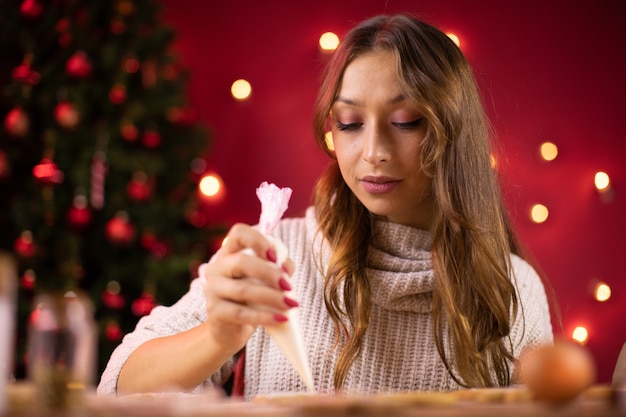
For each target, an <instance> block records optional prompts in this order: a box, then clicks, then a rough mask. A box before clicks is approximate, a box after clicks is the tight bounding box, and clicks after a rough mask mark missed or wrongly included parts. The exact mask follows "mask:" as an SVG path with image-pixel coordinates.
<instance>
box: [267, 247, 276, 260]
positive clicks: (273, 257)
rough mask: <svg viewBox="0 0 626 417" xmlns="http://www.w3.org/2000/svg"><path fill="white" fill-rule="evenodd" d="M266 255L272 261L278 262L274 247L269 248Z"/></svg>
mask: <svg viewBox="0 0 626 417" xmlns="http://www.w3.org/2000/svg"><path fill="white" fill-rule="evenodd" d="M265 257H266V258H267V260H268V261H270V262H276V252H274V249H272V248H270V249H268V250H267V252H265Z"/></svg>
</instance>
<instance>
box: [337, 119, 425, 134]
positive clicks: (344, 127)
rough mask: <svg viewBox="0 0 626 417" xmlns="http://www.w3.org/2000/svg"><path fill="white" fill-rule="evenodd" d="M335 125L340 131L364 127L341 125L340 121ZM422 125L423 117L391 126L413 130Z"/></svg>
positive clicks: (350, 124)
mask: <svg viewBox="0 0 626 417" xmlns="http://www.w3.org/2000/svg"><path fill="white" fill-rule="evenodd" d="M335 123H336V125H337V129H338V130H340V131H351V130H357V129H358V128H360V127H361V126H363V123H341V122H340V121H339V120H337V121H336V122H335ZM422 123H424V118H423V117H420V118H419V119H415V120H412V121H410V122H393V123H391V124H392V125H393V126H395V127H397V128H399V129H403V130H411V129H417V128H418V127H420V126H421V125H422Z"/></svg>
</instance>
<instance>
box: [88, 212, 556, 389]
mask: <svg viewBox="0 0 626 417" xmlns="http://www.w3.org/2000/svg"><path fill="white" fill-rule="evenodd" d="M316 227H317V224H316V222H315V216H314V212H313V210H312V209H309V210H308V211H307V214H306V216H305V217H304V218H296V219H285V220H282V221H281V223H280V224H279V225H278V226H277V227H276V229H275V230H274V235H275V236H276V237H277V238H279V239H281V240H282V241H283V242H284V243H285V245H286V246H287V248H288V249H289V256H290V258H291V259H292V260H293V261H294V263H295V265H296V270H295V272H294V274H293V276H292V278H291V285H292V287H293V293H294V294H296V298H297V300H298V302H299V303H300V307H298V308H299V309H300V310H299V314H300V321H301V325H302V333H303V335H304V339H305V343H306V348H307V352H308V357H309V363H310V365H311V368H312V371H313V378H314V381H315V386H316V388H317V390H318V391H320V392H330V391H332V387H333V369H334V364H335V363H336V360H337V356H338V352H337V351H336V350H333V348H332V347H333V344H334V341H335V335H334V325H333V323H332V321H331V319H330V317H329V315H328V313H327V312H326V308H325V306H324V297H323V282H324V281H323V276H322V274H321V273H320V272H319V268H318V264H319V260H320V256H319V255H320V242H321V240H320V237H319V235H316V234H315V231H316ZM375 235H376V238H375V239H374V242H373V244H372V247H371V250H370V254H369V259H368V269H367V273H368V278H369V280H370V285H371V288H372V309H371V318H370V324H369V327H368V330H367V333H366V335H365V340H364V344H363V351H362V353H361V355H360V356H359V357H358V358H357V359H356V361H355V362H354V363H353V365H352V367H351V368H350V370H349V372H348V375H347V378H346V382H345V387H346V390H347V391H349V392H352V393H359V394H365V393H377V392H390V391H409V390H410V391H419V390H421V391H424V390H431V391H441V390H454V389H459V388H460V387H459V386H458V385H457V384H456V383H455V382H454V380H453V379H452V378H451V377H450V375H449V374H448V371H447V370H446V368H445V366H444V364H443V362H442V361H441V358H440V357H439V354H438V353H437V349H436V346H435V341H434V337H433V322H432V318H431V314H430V312H431V309H432V290H433V279H434V278H433V270H432V263H431V252H430V249H431V244H432V237H431V235H430V233H428V232H426V231H423V230H419V229H415V228H411V227H408V226H402V225H398V224H393V223H388V222H383V221H376V222H375ZM314 239H315V240H314ZM329 254H330V251H329V249H328V247H327V246H324V245H322V249H321V260H322V265H327V261H328V257H329ZM511 262H512V265H513V271H514V279H515V283H516V286H517V289H518V295H519V299H520V302H521V305H522V308H521V309H520V312H521V313H523V319H522V316H521V315H520V316H518V319H517V320H516V321H515V323H514V324H513V326H512V330H511V340H512V342H513V348H514V352H513V353H514V355H515V356H518V355H519V353H520V352H521V350H522V349H523V348H524V347H526V346H529V345H536V344H539V343H544V342H551V341H552V339H553V336H552V326H551V323H550V314H549V310H548V303H547V299H546V294H545V291H544V287H543V284H542V283H541V280H540V279H539V277H538V276H537V274H536V272H535V271H534V270H533V269H532V267H531V266H530V265H529V264H528V263H526V262H525V261H523V260H522V259H521V258H519V257H517V256H515V255H512V256H511ZM203 284H204V280H203V279H202V278H198V279H195V280H194V281H193V282H192V283H191V287H190V290H189V292H188V293H187V294H185V295H184V296H183V297H182V298H181V299H180V300H179V301H178V302H177V303H176V304H174V305H172V306H171V307H163V306H160V307H156V308H155V309H154V310H153V311H152V312H151V313H150V314H149V315H148V316H145V317H143V318H142V319H141V320H140V321H139V322H138V323H137V327H136V329H135V330H134V331H133V332H132V333H130V334H128V335H126V336H125V337H124V339H123V341H122V343H121V344H120V346H118V347H117V348H116V350H115V351H114V352H113V355H112V356H111V359H110V361H109V363H108V365H107V367H106V369H105V371H104V373H103V375H102V379H101V381H100V384H99V386H98V393H99V394H108V395H115V393H116V385H117V378H118V376H119V373H120V370H121V368H122V366H123V364H124V362H125V361H126V360H127V358H128V356H129V355H130V354H131V353H132V352H133V350H135V349H136V348H137V347H138V346H139V345H141V344H142V343H144V342H146V341H147V340H149V339H152V338H155V337H159V336H164V335H170V334H173V333H177V332H181V331H184V330H187V329H189V328H191V327H195V326H197V325H199V324H200V323H202V322H203V321H204V320H206V310H205V300H204V294H203V290H202V286H203ZM444 342H446V343H447V341H444ZM233 366H234V358H232V359H231V360H230V361H228V362H227V363H226V364H224V366H223V367H222V369H221V370H220V372H218V373H216V374H214V375H213V376H212V377H211V378H210V380H207V381H205V383H204V384H203V386H206V385H212V384H221V383H222V382H223V381H225V380H226V379H227V378H228V376H229V375H230V374H231V372H232V368H233ZM203 386H200V387H197V389H198V390H199V389H201V388H202V387H203ZM304 390H305V387H304V384H303V382H302V380H301V379H300V377H299V376H298V374H297V373H296V371H295V370H294V368H293V367H292V365H291V364H290V363H289V362H288V361H287V359H286V358H285V357H284V355H283V353H282V352H281V351H280V349H279V348H278V347H277V346H276V345H275V343H274V342H273V341H272V340H271V338H270V336H269V335H268V334H267V333H266V332H265V331H264V329H263V328H259V329H257V331H256V332H255V333H254V334H253V335H252V337H251V338H250V340H249V341H248V343H247V345H246V367H245V397H246V398H247V399H249V398H253V397H255V396H257V395H266V394H272V393H277V392H288V391H304Z"/></svg>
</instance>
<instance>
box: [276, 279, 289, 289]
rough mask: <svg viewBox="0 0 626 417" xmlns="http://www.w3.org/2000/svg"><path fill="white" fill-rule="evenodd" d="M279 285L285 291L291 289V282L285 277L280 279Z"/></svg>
mask: <svg viewBox="0 0 626 417" xmlns="http://www.w3.org/2000/svg"><path fill="white" fill-rule="evenodd" d="M278 286H279V287H280V289H281V290H283V291H291V285H289V282H288V281H287V280H286V279H285V278H281V279H279V280H278Z"/></svg>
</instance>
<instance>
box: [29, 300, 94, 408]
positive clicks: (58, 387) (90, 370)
mask: <svg viewBox="0 0 626 417" xmlns="http://www.w3.org/2000/svg"><path fill="white" fill-rule="evenodd" d="M28 325H29V332H28V376H29V378H30V380H31V381H32V382H33V383H34V385H35V391H36V393H37V399H38V403H39V405H41V406H43V407H44V408H56V409H67V408H76V407H79V406H80V405H81V404H82V402H83V398H84V395H85V393H86V392H87V391H89V390H91V389H92V388H93V384H94V373H95V370H96V331H95V323H94V319H93V306H92V304H91V302H90V301H89V299H88V298H87V297H85V296H83V295H81V294H77V293H74V292H67V293H65V294H62V295H60V294H42V295H39V296H38V297H37V299H36V301H35V307H34V310H33V312H32V313H31V316H30V319H29V323H28Z"/></svg>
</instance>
